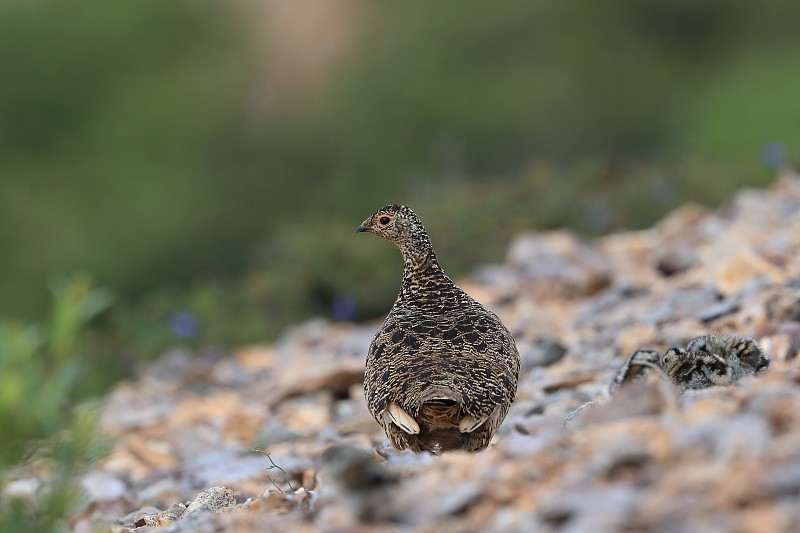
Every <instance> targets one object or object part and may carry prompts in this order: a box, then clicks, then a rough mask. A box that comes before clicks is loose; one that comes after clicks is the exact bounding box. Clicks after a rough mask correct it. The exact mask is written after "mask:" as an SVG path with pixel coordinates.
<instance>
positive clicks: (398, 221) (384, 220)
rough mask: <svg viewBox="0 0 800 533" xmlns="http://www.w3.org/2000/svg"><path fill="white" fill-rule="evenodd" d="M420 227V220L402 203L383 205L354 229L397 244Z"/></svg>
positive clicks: (408, 238)
mask: <svg viewBox="0 0 800 533" xmlns="http://www.w3.org/2000/svg"><path fill="white" fill-rule="evenodd" d="M420 229H422V222H421V221H420V220H419V218H418V217H417V215H415V214H414V212H413V211H412V210H411V209H409V208H408V207H406V206H404V205H385V206H383V207H381V208H380V209H378V210H377V211H375V213H374V214H373V215H372V216H371V217H369V218H368V219H366V220H365V221H364V222H362V223H361V225H360V226H358V228H356V231H359V232H367V233H372V234H373V235H378V236H379V237H383V238H384V239H388V240H390V241H392V242H395V243H398V244H399V243H402V242H405V241H409V240H410V239H411V238H412V236H413V234H414V232H415V231H419V230H420ZM423 231H424V230H423Z"/></svg>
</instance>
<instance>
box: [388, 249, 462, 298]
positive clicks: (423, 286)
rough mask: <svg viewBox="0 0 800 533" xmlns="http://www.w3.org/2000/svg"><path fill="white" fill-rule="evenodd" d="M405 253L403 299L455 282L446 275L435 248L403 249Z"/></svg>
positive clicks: (401, 292) (401, 290) (401, 289)
mask: <svg viewBox="0 0 800 533" xmlns="http://www.w3.org/2000/svg"><path fill="white" fill-rule="evenodd" d="M400 251H401V252H402V253H403V283H402V285H401V286H400V295H401V297H410V296H412V295H413V294H416V293H419V292H421V291H425V290H429V289H432V288H434V287H440V286H441V285H445V284H452V283H453V282H452V281H451V280H450V278H449V277H448V276H447V274H445V273H444V270H443V269H442V267H441V266H440V265H439V261H438V260H437V259H436V254H435V253H434V251H433V247H430V246H428V247H424V246H422V247H420V246H415V247H413V248H401V249H400Z"/></svg>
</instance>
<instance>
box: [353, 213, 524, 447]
mask: <svg viewBox="0 0 800 533" xmlns="http://www.w3.org/2000/svg"><path fill="white" fill-rule="evenodd" d="M358 231H360V232H361V231H366V232H369V233H372V234H374V235H378V236H380V237H383V238H385V239H388V240H390V241H392V242H393V243H394V244H395V245H396V246H397V247H398V248H399V249H400V252H401V253H402V254H403V280H402V284H401V286H400V293H399V294H398V295H397V299H396V300H395V302H394V305H393V306H392V308H391V310H390V311H389V315H388V316H387V317H386V320H385V321H384V323H383V325H382V326H381V328H380V329H379V330H378V332H377V333H376V334H375V338H374V339H373V340H372V344H371V345H370V347H369V353H368V355H367V365H366V375H365V377H364V390H365V392H366V397H367V406H368V407H369V410H370V412H371V413H372V416H373V417H374V418H375V420H377V422H378V424H380V425H381V426H382V427H383V429H384V430H385V431H386V435H387V436H388V437H389V440H390V442H391V443H392V445H393V446H394V447H395V448H397V449H401V450H402V449H410V450H413V451H415V452H420V451H430V452H433V453H439V452H441V451H446V450H467V451H479V450H482V449H484V448H486V447H487V446H488V445H489V442H490V441H491V439H492V436H493V435H494V432H495V430H496V429H497V428H498V426H500V424H501V422H502V421H503V419H504V418H505V416H506V413H507V412H508V409H509V407H510V405H511V402H512V401H514V396H515V395H516V392H517V379H518V377H519V352H518V351H517V347H516V344H515V343H514V339H513V337H512V336H511V334H510V333H509V331H508V329H506V327H505V326H504V325H503V324H502V322H500V319H499V318H497V316H496V315H495V314H494V313H492V312H491V311H488V310H487V309H486V308H485V307H483V306H482V305H481V304H479V303H478V302H476V301H475V300H473V299H472V298H471V297H470V296H469V295H467V293H465V292H464V291H463V290H461V289H460V288H459V287H457V286H456V284H455V283H453V281H452V280H451V279H450V278H449V277H448V276H447V275H446V274H445V273H444V270H442V267H441V266H439V262H438V260H437V259H436V254H435V253H434V250H433V246H432V245H431V241H430V239H429V238H428V234H427V233H426V231H425V228H424V227H423V225H422V222H421V221H420V219H419V218H418V217H417V215H415V214H414V212H413V211H411V209H409V208H408V207H405V206H401V205H387V206H384V207H382V208H380V209H379V210H378V211H377V212H376V213H375V214H374V215H372V216H371V217H369V218H368V219H366V220H365V221H364V222H363V223H362V224H361V225H360V226H359V227H358Z"/></svg>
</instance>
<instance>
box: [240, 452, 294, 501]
mask: <svg viewBox="0 0 800 533" xmlns="http://www.w3.org/2000/svg"><path fill="white" fill-rule="evenodd" d="M250 450H251V451H254V452H256V453H260V454H262V455H264V456H265V457H266V458H267V459H269V466H268V467H267V470H274V469H277V470H279V471H280V473H281V474H283V477H284V478H285V479H286V484H287V485H289V492H287V491H285V490H283V489H282V488H281V487H280V485H278V483H276V482H275V479H274V478H272V477H271V476H270V475H269V474H267V479H269V480H270V482H271V483H272V485H273V486H274V487H275V488H276V489H278V491H279V492H280V493H281V494H293V493H294V492H296V491H295V488H294V487H292V482H291V481H289V474H287V473H286V470H284V469H283V468H281V467H280V466H278V465H277V463H275V461H273V460H272V457H271V456H270V454H269V452H267V451H264V450H263V449H261V448H250Z"/></svg>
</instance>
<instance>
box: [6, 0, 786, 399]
mask: <svg viewBox="0 0 800 533" xmlns="http://www.w3.org/2000/svg"><path fill="white" fill-rule="evenodd" d="M799 19H800V3H798V2H794V1H791V0H765V1H763V2H759V3H754V2H748V1H745V0H725V1H723V0H703V1H701V0H662V1H658V2H655V1H633V0H608V1H606V2H602V3H597V2H595V3H585V2H582V3H577V2H559V1H556V0H540V1H538V2H530V1H522V0H498V1H496V2H492V3H491V4H487V3H486V2H479V1H477V0H440V1H439V2H436V3H432V2H428V1H425V2H423V1H420V0H413V1H406V2H395V3H381V4H376V3H375V2H369V1H368V0H329V1H327V2H315V1H313V0H293V1H291V2H288V1H285V0H269V1H264V2H256V3H254V2H237V1H233V2H222V1H220V0H216V1H211V0H195V1H191V0H173V1H171V2H164V1H162V0H138V1H136V2H129V3H124V4H119V3H109V2H104V1H101V0H76V1H74V2H58V1H55V0H41V1H38V2H23V1H9V2H2V3H0V65H2V82H0V119H1V120H0V250H2V260H1V261H0V296H1V297H0V318H2V320H4V321H5V322H7V323H14V324H20V323H44V322H46V321H47V320H50V318H48V316H49V315H48V313H49V311H48V309H50V300H51V295H50V293H49V292H48V284H49V283H51V280H53V279H54V277H55V276H58V275H62V274H74V273H80V274H81V276H84V275H90V276H91V277H92V278H93V279H94V282H95V283H96V284H99V285H100V286H102V287H104V288H106V289H108V290H110V291H111V293H113V295H114V299H115V304H114V305H112V306H110V307H109V308H108V309H107V310H105V311H104V312H102V313H97V316H95V317H94V318H93V320H92V321H90V322H87V324H86V325H85V327H87V328H89V331H90V332H91V334H90V335H87V336H86V340H85V341H84V344H83V345H82V351H81V353H82V354H83V355H82V357H84V358H86V359H87V360H88V361H89V363H90V364H89V366H90V367H91V366H92V365H96V364H98V363H101V362H102V365H103V366H102V368H103V370H102V372H100V371H87V374H86V376H85V379H83V380H81V386H80V390H82V391H87V393H88V392H99V391H102V390H103V389H104V388H105V387H107V386H108V384H109V383H111V382H112V381H113V380H114V379H116V378H118V377H120V376H123V375H126V374H127V373H129V372H130V370H131V368H132V367H133V366H134V363H135V362H136V361H139V360H142V359H146V358H152V357H154V356H156V355H158V354H159V353H161V352H162V351H163V350H164V349H166V348H167V347H169V346H172V345H174V344H177V343H188V344H190V345H206V344H216V345H220V346H225V347H228V346H235V345H238V344H243V343H249V342H259V341H265V340H269V339H272V338H274V336H275V335H276V334H277V333H278V332H279V331H280V330H281V328H283V327H285V326H286V325H287V324H290V323H292V322H295V321H298V320H301V319H303V318H306V317H310V316H314V315H322V316H328V317H332V318H334V319H351V318H355V319H364V318H370V317H376V316H379V315H380V314H382V313H384V312H385V311H386V310H387V309H388V307H389V304H390V302H391V301H392V299H393V296H394V294H395V292H396V290H397V285H398V282H399V275H400V266H401V265H400V260H399V256H398V255H397V253H396V252H394V251H393V250H391V249H390V248H391V246H390V245H389V244H387V243H385V242H382V241H379V240H378V239H370V238H365V237H363V236H357V235H356V233H355V232H354V228H355V226H356V225H357V224H358V223H359V222H360V221H361V220H363V219H364V218H366V217H367V216H368V215H370V214H371V213H372V212H373V211H374V210H375V209H376V208H378V207H380V206H381V205H383V204H385V203H406V204H408V205H411V206H412V207H413V208H414V209H415V210H416V211H417V212H418V213H419V214H420V215H421V216H422V217H423V219H424V220H425V221H426V224H427V226H428V228H429V230H430V232H431V234H432V238H433V241H434V244H436V246H437V249H438V251H439V254H440V256H441V257H442V260H443V263H444V265H445V266H446V268H447V269H448V270H449V271H450V272H451V273H452V274H454V275H460V274H463V273H465V272H467V271H468V269H469V268H470V267H471V266H473V265H475V264H476V263H479V262H486V261H500V260H502V259H503V255H504V250H505V248H506V246H507V244H508V241H509V240H510V238H511V237H512V236H513V235H514V233H516V232H518V231H520V230H522V229H530V228H538V229H545V228H551V227H557V226H558V227H567V228H572V229H574V230H576V231H579V232H582V233H585V234H596V233H601V232H607V231H612V230H616V229H621V228H636V227H644V226H647V225H649V224H651V223H652V222H653V221H655V220H657V219H658V218H659V217H660V216H662V215H663V214H664V213H665V212H666V211H668V210H669V209H671V208H673V207H674V206H676V205H678V204H680V203H682V202H685V201H687V200H697V201H701V202H705V203H708V204H710V205H715V204H718V203H719V202H720V201H722V200H723V199H724V198H726V197H727V196H728V195H729V194H730V193H731V192H732V191H733V190H735V189H736V188H739V187H741V186H743V185H754V186H762V185H765V184H767V183H769V182H770V181H771V180H772V179H773V178H774V176H775V172H776V169H777V168H779V167H782V166H787V165H791V164H792V162H793V159H792V158H796V157H797V151H798V148H800V127H798V126H800V120H798V119H800V98H798V97H797V95H798V94H800V68H798V66H799V65H798V58H799V57H800V34H798V32H797V29H796V21H797V20H799ZM80 279H82V280H84V279H86V278H85V277H81V278H80ZM81 283H83V282H81ZM85 290H87V291H88V290H90V289H88V288H86V289H85Z"/></svg>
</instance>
